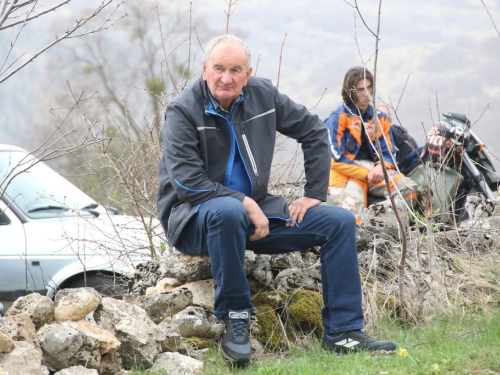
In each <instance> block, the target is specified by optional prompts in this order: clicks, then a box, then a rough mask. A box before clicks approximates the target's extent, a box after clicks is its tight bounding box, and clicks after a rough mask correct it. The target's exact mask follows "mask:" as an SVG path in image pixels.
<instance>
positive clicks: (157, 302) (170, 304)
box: [140, 288, 193, 324]
mask: <svg viewBox="0 0 500 375" xmlns="http://www.w3.org/2000/svg"><path fill="white" fill-rule="evenodd" d="M192 303H193V293H191V291H190V290H189V289H186V288H180V289H177V290H174V291H172V292H170V293H165V294H152V295H149V296H147V297H146V298H144V299H143V300H142V301H141V303H140V306H141V307H142V308H143V309H144V310H145V311H146V312H147V314H148V315H149V317H150V318H151V320H152V321H153V322H155V323H156V324H158V323H161V322H162V321H163V320H164V319H165V318H166V317H168V316H172V315H174V314H175V313H178V312H179V311H182V310H184V309H185V308H186V307H187V306H189V305H191V304H192Z"/></svg>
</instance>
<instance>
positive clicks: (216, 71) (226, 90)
mask: <svg viewBox="0 0 500 375" xmlns="http://www.w3.org/2000/svg"><path fill="white" fill-rule="evenodd" d="M247 63H248V61H247V55H246V54H245V51H244V49H243V47H242V46H241V44H239V43H238V42H236V41H233V40H226V41H222V42H219V43H217V44H216V45H215V46H214V47H213V48H212V51H211V52H210V56H209V57H208V61H203V63H202V67H203V79H204V80H205V81H207V85H208V89H209V90H210V93H211V94H212V96H213V97H214V99H215V100H217V103H219V105H220V106H221V107H222V108H224V109H225V110H229V108H230V106H231V103H232V101H233V100H234V99H236V98H237V97H238V96H239V95H240V92H241V90H242V89H243V87H244V86H246V84H247V82H248V79H249V78H250V74H251V73H252V68H248V67H247Z"/></svg>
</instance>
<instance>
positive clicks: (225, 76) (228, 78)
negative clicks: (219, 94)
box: [220, 72, 233, 85]
mask: <svg viewBox="0 0 500 375" xmlns="http://www.w3.org/2000/svg"><path fill="white" fill-rule="evenodd" d="M220 80H221V82H222V83H223V84H225V85H229V84H230V83H231V82H232V81H233V77H231V74H230V73H228V72H224V73H222V76H221V78H220Z"/></svg>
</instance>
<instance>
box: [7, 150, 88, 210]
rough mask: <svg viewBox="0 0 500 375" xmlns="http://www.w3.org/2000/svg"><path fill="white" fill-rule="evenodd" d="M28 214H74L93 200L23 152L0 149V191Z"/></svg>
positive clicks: (85, 207) (86, 207)
mask: <svg viewBox="0 0 500 375" xmlns="http://www.w3.org/2000/svg"><path fill="white" fill-rule="evenodd" d="M2 190H5V192H4V194H5V195H6V196H7V198H8V200H9V201H10V202H13V203H14V204H15V206H16V207H18V208H19V209H20V210H21V211H22V212H23V213H24V214H25V215H27V216H28V217H31V218H43V217H54V216H60V215H75V210H82V209H88V208H89V207H96V206H97V203H96V202H95V201H94V200H93V199H92V198H90V197H89V196H88V195H87V194H85V193H84V192H82V191H81V190H80V189H78V188H77V187H76V186H74V185H73V184H71V183H70V182H69V181H68V180H66V179H65V178H64V177H62V176H61V175H59V174H58V173H56V172H55V171H54V170H52V169H51V168H49V167H48V166H47V165H45V164H44V163H42V162H39V161H38V160H37V159H35V158H33V157H32V156H31V155H30V154H28V153H27V152H22V151H13V150H12V151H1V152H0V192H1V191H2Z"/></svg>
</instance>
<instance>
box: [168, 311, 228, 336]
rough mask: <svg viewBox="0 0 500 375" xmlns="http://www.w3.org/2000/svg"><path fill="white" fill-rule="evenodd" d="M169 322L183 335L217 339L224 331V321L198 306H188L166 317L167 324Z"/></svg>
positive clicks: (175, 330)
mask: <svg viewBox="0 0 500 375" xmlns="http://www.w3.org/2000/svg"><path fill="white" fill-rule="evenodd" d="M167 321H168V322H167ZM167 323H168V324H169V325H170V328H171V329H172V330H173V331H174V332H178V333H179V334H180V335H181V336H182V337H193V336H194V337H201V338H207V339H212V340H217V339H218V338H219V337H220V335H221V334H222V332H223V331H224V324H223V323H222V321H220V320H219V319H217V318H216V317H214V316H213V315H212V314H208V313H207V312H206V311H205V310H204V309H203V308H201V307H198V306H189V307H187V308H186V309H184V310H183V311H181V312H179V313H177V314H175V315H174V316H172V317H171V318H169V319H166V320H165V325H166V324H167Z"/></svg>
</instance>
